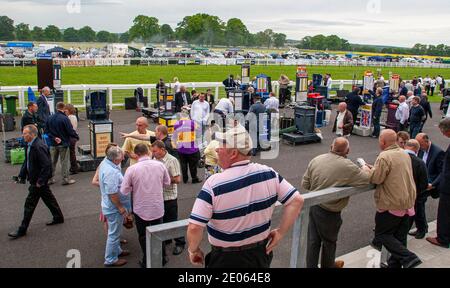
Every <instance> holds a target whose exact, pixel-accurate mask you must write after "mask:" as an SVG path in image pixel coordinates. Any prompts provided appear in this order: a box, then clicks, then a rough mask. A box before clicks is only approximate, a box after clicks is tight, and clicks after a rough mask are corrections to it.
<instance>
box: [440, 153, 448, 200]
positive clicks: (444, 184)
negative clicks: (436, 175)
mask: <svg viewBox="0 0 450 288" xmlns="http://www.w3.org/2000/svg"><path fill="white" fill-rule="evenodd" d="M439 192H440V195H441V198H443V197H446V198H447V199H448V198H449V197H450V146H448V149H447V152H445V158H444V166H443V168H442V174H441V182H440V186H439Z"/></svg>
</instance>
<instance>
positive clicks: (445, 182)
mask: <svg viewBox="0 0 450 288" xmlns="http://www.w3.org/2000/svg"><path fill="white" fill-rule="evenodd" d="M439 129H441V132H442V134H444V136H445V137H447V138H450V117H447V118H445V119H443V120H442V121H441V123H440V124H439ZM438 179H439V181H440V182H439V193H440V198H439V207H438V216H437V237H436V238H432V237H429V238H427V241H428V242H430V243H431V244H433V245H437V246H441V247H445V248H450V146H449V147H448V148H447V151H446V152H445V158H444V165H443V168H442V173H441V177H440V178H438Z"/></svg>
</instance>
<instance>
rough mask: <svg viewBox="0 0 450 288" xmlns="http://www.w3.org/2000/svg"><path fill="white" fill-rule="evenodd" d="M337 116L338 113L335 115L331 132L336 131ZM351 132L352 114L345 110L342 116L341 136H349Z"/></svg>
mask: <svg viewBox="0 0 450 288" xmlns="http://www.w3.org/2000/svg"><path fill="white" fill-rule="evenodd" d="M338 116H339V111H338V112H337V114H336V119H335V120H334V126H333V132H336V131H337V120H338ZM352 130H353V114H352V112H350V110H347V112H346V113H345V116H344V128H342V132H343V133H344V135H343V136H346V135H350V134H351V133H352Z"/></svg>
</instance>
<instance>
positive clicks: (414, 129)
mask: <svg viewBox="0 0 450 288" xmlns="http://www.w3.org/2000/svg"><path fill="white" fill-rule="evenodd" d="M421 128H422V123H420V122H418V123H415V122H411V123H410V124H409V134H410V135H411V139H415V138H416V136H417V134H419V133H420V130H421Z"/></svg>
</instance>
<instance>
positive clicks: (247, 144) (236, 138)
mask: <svg viewBox="0 0 450 288" xmlns="http://www.w3.org/2000/svg"><path fill="white" fill-rule="evenodd" d="M216 140H217V141H219V142H220V143H221V144H225V145H226V148H230V149H237V150H239V152H240V153H241V154H242V155H246V156H247V155H248V154H249V153H250V151H251V150H252V149H253V142H252V139H251V138H250V135H249V134H248V132H247V130H245V128H244V127H243V126H241V125H239V126H237V127H234V128H232V129H229V130H228V131H227V132H225V133H220V132H217V133H216Z"/></svg>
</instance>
